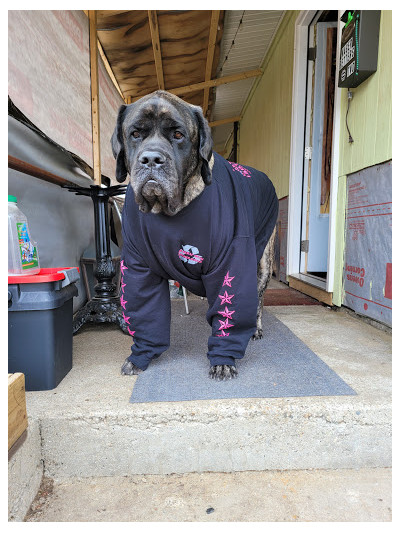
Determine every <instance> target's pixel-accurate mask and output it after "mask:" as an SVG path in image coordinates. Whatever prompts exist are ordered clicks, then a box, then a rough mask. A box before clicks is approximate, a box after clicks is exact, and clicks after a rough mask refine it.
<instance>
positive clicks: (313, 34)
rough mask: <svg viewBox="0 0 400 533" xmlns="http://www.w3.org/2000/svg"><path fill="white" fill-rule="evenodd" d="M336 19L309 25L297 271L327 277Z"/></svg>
mask: <svg viewBox="0 0 400 533" xmlns="http://www.w3.org/2000/svg"><path fill="white" fill-rule="evenodd" d="M336 28H337V23H336V22H317V23H315V24H313V25H310V27H309V50H310V49H311V50H310V56H309V57H310V58H309V61H308V74H307V101H306V127H305V141H304V145H305V154H304V157H305V159H304V172H303V207H302V224H301V255H300V272H301V273H304V274H311V275H314V276H317V277H319V278H322V279H326V273H327V265H328V242H329V203H330V202H329V200H330V197H329V194H330V177H331V176H330V167H331V154H332V133H333V109H334V96H335V61H334V57H335V55H336V38H337V37H336V31H337V30H336Z"/></svg>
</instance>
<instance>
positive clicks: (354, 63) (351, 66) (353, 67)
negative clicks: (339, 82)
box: [347, 61, 356, 77]
mask: <svg viewBox="0 0 400 533" xmlns="http://www.w3.org/2000/svg"><path fill="white" fill-rule="evenodd" d="M355 67H356V62H355V61H353V62H352V63H350V65H349V66H348V67H347V77H349V76H351V75H352V74H353V72H354V69H355Z"/></svg>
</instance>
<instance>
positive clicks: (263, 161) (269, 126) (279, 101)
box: [239, 11, 299, 198]
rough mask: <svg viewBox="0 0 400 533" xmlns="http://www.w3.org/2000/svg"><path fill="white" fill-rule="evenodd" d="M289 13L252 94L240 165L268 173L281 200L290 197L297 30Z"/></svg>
mask: <svg viewBox="0 0 400 533" xmlns="http://www.w3.org/2000/svg"><path fill="white" fill-rule="evenodd" d="M298 13H299V12H298V11H288V12H287V13H286V14H285V17H284V19H283V20H282V23H281V25H280V27H279V29H278V32H277V34H276V37H275V39H274V42H273V44H272V46H271V48H270V50H269V51H268V53H267V56H266V58H265V61H264V64H263V69H264V73H263V75H262V77H261V79H260V80H259V82H258V84H257V85H256V87H255V89H253V91H252V92H251V93H250V95H249V98H248V100H247V103H246V105H245V107H244V109H245V111H244V115H243V118H242V120H241V122H240V137H239V162H240V163H242V164H244V165H250V166H252V167H255V168H257V169H259V170H262V171H263V172H265V173H266V174H267V175H268V176H269V178H270V179H271V180H272V182H273V184H274V186H275V188H276V192H277V194H278V198H283V197H284V196H287V195H288V194H289V169H290V132H291V117H292V85H293V58H294V30H295V21H296V18H297V16H298Z"/></svg>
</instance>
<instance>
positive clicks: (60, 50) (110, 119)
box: [8, 10, 123, 179]
mask: <svg viewBox="0 0 400 533" xmlns="http://www.w3.org/2000/svg"><path fill="white" fill-rule="evenodd" d="M8 22H9V33H8V39H9V41H8V57H9V72H8V74H9V78H8V92H9V96H10V98H11V99H12V101H13V102H14V104H15V105H16V106H17V107H18V108H19V109H20V110H21V111H22V112H23V113H24V114H25V115H26V116H27V117H28V118H29V119H30V120H31V121H32V122H33V123H34V124H35V125H36V126H37V127H38V128H39V129H40V130H42V131H43V132H44V133H45V134H46V135H48V136H49V137H50V138H51V139H52V140H54V141H55V142H57V143H58V144H60V145H61V146H63V147H64V148H66V149H67V150H69V151H71V152H73V153H75V154H76V155H78V156H79V157H81V158H82V159H83V160H84V161H85V162H86V163H87V164H88V165H90V166H91V167H93V154H92V125H91V93H90V55H89V20H88V18H87V17H86V15H85V13H84V12H83V11H78V10H76V11H62V10H61V11H9V12H8ZM98 64H99V100H100V143H101V171H102V174H104V175H106V176H108V177H110V178H111V179H114V174H115V161H114V158H113V156H112V152H111V145H110V138H111V135H112V132H113V130H114V126H115V120H116V116H117V112H118V109H119V106H120V105H121V104H122V103H123V101H122V98H121V96H120V95H119V93H118V91H117V90H116V88H115V87H114V85H113V83H112V82H111V80H110V78H109V76H108V74H107V71H106V70H105V68H104V65H103V62H102V60H101V59H100V57H99V62H98Z"/></svg>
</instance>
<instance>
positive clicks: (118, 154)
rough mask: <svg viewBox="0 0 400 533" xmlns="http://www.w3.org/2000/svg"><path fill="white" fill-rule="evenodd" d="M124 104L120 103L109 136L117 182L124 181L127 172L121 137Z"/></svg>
mask: <svg viewBox="0 0 400 533" xmlns="http://www.w3.org/2000/svg"><path fill="white" fill-rule="evenodd" d="M125 109H126V105H122V106H121V107H120V108H119V111H118V118H117V125H116V126H115V130H114V133H113V134H112V137H111V148H112V153H113V156H114V157H115V159H116V161H117V164H116V169H115V177H116V178H117V181H118V182H119V183H122V182H123V181H125V178H126V176H127V174H128V171H127V170H126V165H125V150H124V141H123V138H122V122H123V120H124V113H125Z"/></svg>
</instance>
